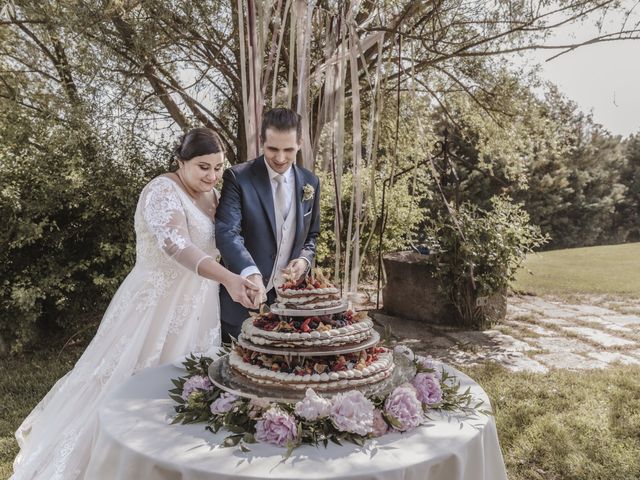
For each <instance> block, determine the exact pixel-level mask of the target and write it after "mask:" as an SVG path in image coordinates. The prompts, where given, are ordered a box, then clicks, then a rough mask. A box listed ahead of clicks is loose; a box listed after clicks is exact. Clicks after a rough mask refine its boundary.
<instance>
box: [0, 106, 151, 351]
mask: <svg viewBox="0 0 640 480" xmlns="http://www.w3.org/2000/svg"><path fill="white" fill-rule="evenodd" d="M14 120H15V123H13V126H12V128H8V127H7V126H6V125H7V124H8V122H3V123H4V125H3V130H2V132H0V134H1V136H2V137H3V138H2V140H3V142H2V144H3V147H2V149H1V150H0V160H1V161H0V178H2V179H3V183H2V188H1V189H0V215H1V216H2V218H3V219H5V224H4V228H3V229H2V230H1V231H0V278H2V291H1V292H0V305H2V310H1V312H0V335H3V336H5V337H6V338H8V340H9V344H10V345H11V349H12V350H13V351H18V350H21V349H23V348H24V347H25V346H27V345H29V344H30V343H32V342H33V341H34V340H36V339H37V338H38V336H39V335H40V334H43V333H47V332H50V331H51V330H52V329H65V330H66V331H67V334H70V333H71V332H73V331H77V330H78V329H80V328H81V327H84V324H85V323H86V322H87V320H88V319H90V318H92V317H93V315H94V314H95V313H97V312H100V311H102V309H104V307H105V306H106V304H107V302H108V301H109V299H110V298H111V296H112V295H113V293H114V292H115V289H116V288H117V285H118V284H119V282H120V281H121V280H122V278H123V277H124V275H125V274H126V272H127V271H128V270H129V268H130V266H131V265H132V263H133V260H134V254H135V246H134V230H133V212H134V209H135V205H136V202H137V198H138V195H139V192H140V190H141V188H142V186H143V185H144V184H145V182H146V181H147V179H148V178H149V177H150V176H151V175H153V171H154V168H155V167H153V166H152V165H148V164H147V163H146V162H145V160H144V158H143V156H142V154H141V153H140V149H138V148H137V146H136V145H135V143H134V142H128V144H127V145H125V147H120V148H119V149H118V153H116V152H115V151H114V149H113V148H112V147H111V146H110V145H118V143H117V142H115V141H113V139H112V141H111V142H110V141H107V140H104V139H103V140H102V141H101V140H98V139H96V138H95V136H93V135H92V134H91V132H89V131H84V130H72V129H70V128H60V127H56V126H53V127H52V126H51V125H50V124H49V125H40V126H39V125H37V124H36V125H33V126H31V125H21V124H20V122H21V120H22V119H20V118H15V119H14ZM21 127H22V128H21Z"/></svg>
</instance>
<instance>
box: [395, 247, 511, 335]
mask: <svg viewBox="0 0 640 480" xmlns="http://www.w3.org/2000/svg"><path fill="white" fill-rule="evenodd" d="M383 261H384V267H385V272H386V275H387V283H386V285H385V287H384V289H383V291H382V298H383V308H384V311H385V312H387V313H388V314H389V315H393V316H396V317H402V318H408V319H410V320H418V321H421V322H425V323H429V324H434V325H452V326H461V327H462V326H463V327H466V328H476V329H480V330H481V329H484V328H489V327H491V326H492V325H494V324H496V323H498V322H500V321H501V320H503V319H504V318H505V315H506V310H507V297H506V291H505V292H499V293H497V294H494V295H492V296H490V297H488V298H483V299H480V301H478V302H477V303H476V310H475V312H474V320H473V322H474V324H473V325H465V324H464V322H462V320H461V318H460V316H459V315H458V313H457V311H456V309H455V307H454V305H453V304H451V303H450V302H449V301H448V299H447V298H446V296H445V294H444V293H443V292H441V290H440V288H439V282H438V280H437V279H436V278H434V277H433V272H434V269H435V266H434V263H433V257H432V256H431V255H421V254H419V253H415V252H410V251H407V252H394V253H390V254H387V255H385V256H384V258H383Z"/></svg>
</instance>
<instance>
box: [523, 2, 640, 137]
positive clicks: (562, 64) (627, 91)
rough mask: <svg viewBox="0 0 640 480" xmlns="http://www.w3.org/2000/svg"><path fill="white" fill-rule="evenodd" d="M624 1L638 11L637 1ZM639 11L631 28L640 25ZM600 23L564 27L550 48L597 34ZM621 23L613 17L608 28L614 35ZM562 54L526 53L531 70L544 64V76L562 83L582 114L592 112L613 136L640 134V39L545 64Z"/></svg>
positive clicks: (582, 50)
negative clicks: (534, 66) (537, 65)
mask: <svg viewBox="0 0 640 480" xmlns="http://www.w3.org/2000/svg"><path fill="white" fill-rule="evenodd" d="M622 3H623V4H627V5H629V7H633V6H634V4H636V1H631V2H622ZM636 10H640V6H638V7H637V8H636ZM636 10H634V11H633V12H632V15H631V16H630V20H629V21H628V22H627V28H630V27H633V26H634V25H635V24H636V23H637V22H639V21H640V11H636ZM595 22H596V19H595V18H590V19H589V20H588V21H587V22H585V23H584V24H582V25H572V26H569V27H565V28H562V29H561V30H559V31H558V32H557V33H556V34H555V35H554V37H553V38H551V39H549V40H548V41H547V44H556V45H557V44H565V43H575V42H576V41H582V40H586V39H588V38H590V37H593V36H596V35H598V30H597V28H596V27H595ZM621 25H622V16H621V15H610V16H608V17H607V18H606V20H605V22H604V27H603V28H605V29H607V30H608V31H613V30H615V29H618V30H619V29H620V26H621ZM558 52H559V51H555V50H546V49H545V50H536V51H533V52H528V53H527V54H525V58H524V60H525V61H526V62H527V63H528V64H529V65H531V66H533V65H536V64H539V65H540V66H541V70H540V74H541V76H542V78H544V79H545V80H549V81H551V82H553V83H555V84H556V85H558V87H559V88H560V90H561V91H562V92H563V93H564V94H565V95H566V96H567V97H569V98H570V99H571V100H573V101H574V102H576V103H577V104H578V106H579V107H580V108H581V110H582V111H583V112H585V113H588V112H591V113H592V115H593V119H594V121H595V122H596V123H600V124H601V125H603V126H604V127H605V128H606V129H607V130H609V131H610V132H611V133H613V134H614V135H622V136H623V137H626V136H628V135H630V134H633V133H638V132H640V40H622V41H614V42H603V43H597V44H593V45H586V46H582V47H580V48H578V49H576V50H574V51H573V52H571V53H567V54H564V55H561V56H560V57H558V58H556V59H554V60H551V61H548V62H545V60H546V59H547V58H549V57H551V56H553V55H554V54H555V53H558Z"/></svg>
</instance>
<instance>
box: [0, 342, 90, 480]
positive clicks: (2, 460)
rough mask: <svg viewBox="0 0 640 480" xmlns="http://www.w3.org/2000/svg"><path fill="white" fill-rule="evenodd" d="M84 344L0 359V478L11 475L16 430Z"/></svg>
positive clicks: (15, 450)
mask: <svg viewBox="0 0 640 480" xmlns="http://www.w3.org/2000/svg"><path fill="white" fill-rule="evenodd" d="M82 350H83V348H82V346H75V347H73V348H67V349H65V350H63V351H60V350H58V349H51V348H49V349H43V350H39V351H36V352H34V353H31V354H24V355H16V356H12V357H8V358H1V359H0V479H6V478H9V475H10V474H11V472H12V468H11V466H12V464H13V458H14V457H15V456H16V454H17V453H18V444H17V443H16V441H15V439H14V437H13V433H14V432H15V430H16V429H17V428H18V426H19V425H20V423H21V422H22V420H23V419H24V418H25V417H26V416H27V415H28V414H29V412H30V411H31V410H32V409H33V407H35V406H36V405H37V403H38V402H39V401H40V399H42V397H44V395H45V394H46V393H47V392H48V391H49V389H50V388H51V387H52V386H53V384H54V383H55V382H56V380H57V379H58V378H60V377H62V376H63V375H64V374H65V373H66V372H67V371H69V370H70V369H71V368H72V367H73V365H74V363H75V362H76V360H77V359H78V358H79V357H80V355H81V354H82Z"/></svg>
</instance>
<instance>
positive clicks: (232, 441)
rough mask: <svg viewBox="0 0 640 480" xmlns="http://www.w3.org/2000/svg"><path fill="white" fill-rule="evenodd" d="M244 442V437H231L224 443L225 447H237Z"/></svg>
mask: <svg viewBox="0 0 640 480" xmlns="http://www.w3.org/2000/svg"><path fill="white" fill-rule="evenodd" d="M240 440H242V435H230V436H228V437H227V438H225V439H224V441H223V442H222V446H223V447H235V446H236V445H238V443H239V442H240Z"/></svg>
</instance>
